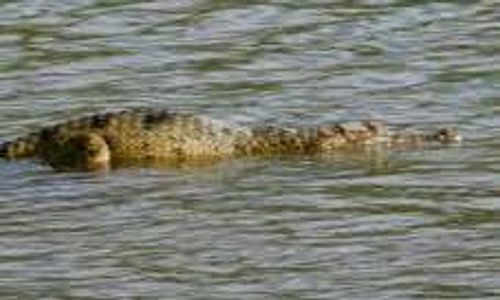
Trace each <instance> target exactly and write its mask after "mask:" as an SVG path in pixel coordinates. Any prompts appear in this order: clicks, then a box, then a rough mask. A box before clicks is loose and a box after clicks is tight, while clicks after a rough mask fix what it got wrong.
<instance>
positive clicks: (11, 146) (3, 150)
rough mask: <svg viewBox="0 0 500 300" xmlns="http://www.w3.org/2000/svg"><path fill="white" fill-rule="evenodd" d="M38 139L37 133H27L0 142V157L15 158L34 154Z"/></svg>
mask: <svg viewBox="0 0 500 300" xmlns="http://www.w3.org/2000/svg"><path fill="white" fill-rule="evenodd" d="M39 140H40V139H39V137H38V135H29V136H25V137H20V138H17V139H15V140H13V141H8V142H3V143H0V157H3V158H7V159H16V158H24V157H32V156H35V155H36V153H37V146H38V141H39Z"/></svg>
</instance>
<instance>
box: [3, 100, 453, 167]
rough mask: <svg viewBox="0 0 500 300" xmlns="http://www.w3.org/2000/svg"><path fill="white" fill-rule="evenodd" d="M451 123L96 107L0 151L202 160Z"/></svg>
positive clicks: (394, 138)
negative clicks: (240, 117) (285, 123)
mask: <svg viewBox="0 0 500 300" xmlns="http://www.w3.org/2000/svg"><path fill="white" fill-rule="evenodd" d="M460 139H461V136H460V135H459V134H458V133H457V131H456V130H455V129H453V128H440V129H437V130H434V131H427V132H409V131H405V130H399V131H392V130H389V128H388V126H387V124H385V123H384V122H383V121H378V120H366V121H351V122H336V123H325V124H319V125H312V126H298V127H282V126H276V125H275V126H272V125H271V126H245V125H236V124H230V123H228V122H224V121H221V120H216V119H212V118H208V117H205V116H200V115H195V114H188V113H180V112H173V111H170V110H166V109H155V108H133V109H126V110H122V111H114V112H103V113H98V114H94V115H89V116H84V117H82V118H78V119H71V120H69V121H65V122H62V123H57V124H54V125H51V126H47V127H42V128H41V129H39V130H38V131H36V132H33V133H31V134H28V135H25V136H21V137H18V138H16V139H14V140H11V141H7V142H3V143H1V144H0V157H2V158H4V159H21V158H31V157H37V158H39V159H41V160H42V161H44V162H46V163H48V164H49V165H51V166H53V167H54V168H57V169H79V170H89V171H91V170H99V169H104V168H108V167H109V166H112V165H113V164H114V163H117V162H128V161H172V162H183V161H194V160H200V161H206V160H220V159H224V158H229V157H234V158H237V157H255V156H268V155H289V154H292V155H317V154H328V153H334V152H336V151H340V150H341V149H344V150H345V149H352V148H360V147H361V148H363V147H367V146H369V145H385V146H387V147H389V148H403V149H407V148H410V149H412V148H419V147H424V146H426V145H431V144H437V145H441V144H449V143H455V142H458V141H460Z"/></svg>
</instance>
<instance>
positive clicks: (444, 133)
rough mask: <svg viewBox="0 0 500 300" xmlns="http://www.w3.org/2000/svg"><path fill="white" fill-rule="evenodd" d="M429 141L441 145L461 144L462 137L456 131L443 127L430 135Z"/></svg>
mask: <svg viewBox="0 0 500 300" xmlns="http://www.w3.org/2000/svg"><path fill="white" fill-rule="evenodd" d="M431 139H432V140H435V141H437V142H440V143H443V144H452V143H459V142H461V141H462V136H461V135H460V134H459V133H458V131H457V130H456V129H454V128H450V127H445V128H441V129H438V130H437V131H436V132H434V133H433V134H432V135H431Z"/></svg>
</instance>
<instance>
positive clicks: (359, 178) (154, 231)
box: [0, 0, 500, 299]
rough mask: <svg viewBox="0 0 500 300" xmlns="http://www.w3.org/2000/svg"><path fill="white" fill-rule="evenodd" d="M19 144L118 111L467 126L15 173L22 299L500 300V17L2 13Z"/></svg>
mask: <svg viewBox="0 0 500 300" xmlns="http://www.w3.org/2000/svg"><path fill="white" fill-rule="evenodd" d="M0 8H1V9H0V123H1V124H2V126H0V138H1V139H2V140H4V139H8V138H12V137H14V136H18V135H21V134H24V133H26V132H29V131H30V130H32V129H33V128H36V127H38V126H40V125H42V124H47V123H53V122H56V121H59V120H63V119H67V118H72V117H74V116H77V115H81V114H82V113H88V112H95V111H98V110H100V109H102V108H121V107H130V106H142V105H150V106H166V107H172V108H175V109H178V110H182V111H190V112H195V113H204V114H209V115H212V116H214V117H217V118H222V119H227V120H230V121H238V122H274V123H278V124H288V125H289V124H310V123H317V122H321V121H330V120H353V119H359V118H364V119H365V118H376V119H383V120H387V121H388V122H389V123H390V124H395V125H397V126H409V127H426V126H431V127H432V126H441V125H450V124H451V125H456V126H457V127H458V128H459V129H460V130H461V132H462V133H463V135H464V136H465V142H464V143H463V144H462V145H460V146H459V147H451V148H444V149H426V150H418V151H389V152H383V155H373V153H372V154H370V155H367V153H363V154H359V153H351V154H349V155H345V156H343V155H338V156H336V157H334V159H328V160H325V159H312V158H293V159H292V158H288V159H262V160H231V161H223V162H218V163H215V164H208V165H205V166H188V165H182V166H174V167H172V166H168V167H162V168H157V167H155V168H151V166H147V165H143V166H135V167H126V168H120V169H117V170H113V171H112V172H108V173H106V172H104V173H94V174H86V173H78V172H73V173H71V172H65V173H59V172H54V171H53V170H51V169H50V168H49V167H47V166H45V165H43V164H38V163H37V162H34V161H20V162H6V161H2V162H0V241H1V242H0V274H1V276H0V298H2V299H4V298H5V299H20V298H22V299H49V298H50V299H110V298H113V299H114V298H126V299H128V298H141V299H158V298H161V299H273V298H276V299H277V298H286V299H289V298H290V299H309V298H310V299H418V298H422V299H429V298H436V299H441V298H453V299H456V298H462V299H487V298H488V299H495V298H498V297H499V294H500V284H499V282H498V280H497V279H496V278H497V277H498V276H499V275H500V274H499V272H498V267H496V266H497V265H498V260H499V259H500V257H499V255H498V242H499V240H500V237H499V235H498V231H499V222H498V220H499V218H498V216H499V209H500V202H499V200H498V199H500V198H499V195H500V190H499V180H498V173H499V170H500V159H499V157H500V152H499V149H500V148H499V144H498V142H496V140H498V137H499V136H500V132H499V130H498V128H499V126H498V125H499V122H500V121H499V120H500V118H498V111H499V110H498V107H499V103H500V100H499V99H498V92H499V89H498V81H499V79H500V75H499V74H500V73H499V55H498V53H499V51H498V49H499V45H500V44H499V41H500V36H499V31H498V22H497V20H498V17H499V13H498V9H497V5H496V4H495V3H494V1H476V2H460V3H454V2H450V1H441V2H436V3H421V2H415V1H402V0H400V1H397V0H392V1H376V0H375V1H357V2H353V1H335V3H322V2H321V1H312V2H311V1H310V2H308V3H306V4H301V3H297V2H292V1H270V2H269V3H267V4H266V3H257V2H254V3H245V4H242V3H236V2H234V3H232V2H227V1H181V2H179V1H177V2H175V1H147V2H133V1H132V2H131V1H112V2H109V1H92V0H89V1H78V2H75V1H58V2H57V3H56V2H54V3H48V2H47V1H38V2H32V1H4V2H3V3H2V4H0Z"/></svg>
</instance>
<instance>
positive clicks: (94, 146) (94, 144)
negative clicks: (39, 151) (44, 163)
mask: <svg viewBox="0 0 500 300" xmlns="http://www.w3.org/2000/svg"><path fill="white" fill-rule="evenodd" d="M47 156H48V160H49V163H50V164H51V165H52V166H53V167H54V168H56V169H62V170H68V169H70V170H85V171H94V170H102V169H107V168H108V167H109V163H110V159H111V154H110V150H109V147H108V144H107V143H106V141H105V140H104V139H103V138H102V137H101V136H100V135H98V134H95V133H78V134H74V135H71V136H70V137H68V138H67V139H65V140H64V141H63V142H62V143H60V144H59V145H58V147H56V148H55V149H53V153H48V154H47Z"/></svg>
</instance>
